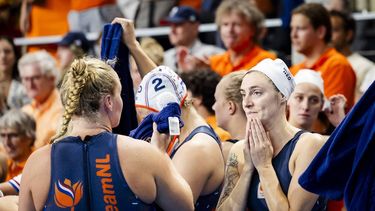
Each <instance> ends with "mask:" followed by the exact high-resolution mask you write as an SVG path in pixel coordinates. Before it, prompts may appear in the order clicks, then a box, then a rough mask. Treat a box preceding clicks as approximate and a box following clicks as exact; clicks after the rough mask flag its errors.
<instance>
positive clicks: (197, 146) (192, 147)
mask: <svg viewBox="0 0 375 211" xmlns="http://www.w3.org/2000/svg"><path fill="white" fill-rule="evenodd" d="M204 139H212V137H210V136H208V135H206V134H197V135H195V136H194V137H193V138H192V139H191V140H190V141H189V142H187V143H186V144H184V145H183V146H182V147H181V148H179V150H178V151H177V153H176V154H175V155H174V157H173V159H172V162H173V164H174V166H175V167H176V169H177V171H178V172H179V173H180V174H181V175H182V177H183V178H184V179H185V180H186V181H187V182H188V184H189V185H190V188H191V190H192V192H193V198H194V202H196V201H197V199H198V198H199V196H201V195H206V194H209V193H212V192H213V191H215V189H216V188H217V187H218V186H219V184H221V183H222V181H223V178H224V160H223V157H222V155H221V152H220V148H219V146H218V145H217V143H215V141H214V140H212V141H208V140H205V141H202V140H204ZM207 158H209V159H207Z"/></svg>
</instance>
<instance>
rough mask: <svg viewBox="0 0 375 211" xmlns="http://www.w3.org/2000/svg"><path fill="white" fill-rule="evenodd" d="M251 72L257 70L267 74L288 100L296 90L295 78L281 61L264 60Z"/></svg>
mask: <svg viewBox="0 0 375 211" xmlns="http://www.w3.org/2000/svg"><path fill="white" fill-rule="evenodd" d="M250 70H256V71H259V72H262V73H263V74H265V75H266V76H267V77H268V78H269V79H271V81H272V82H273V83H274V84H275V86H276V87H277V89H278V90H279V91H280V92H281V93H282V94H283V95H284V96H285V97H286V98H287V99H288V98H289V96H290V94H291V93H292V92H293V90H294V87H295V83H294V79H293V76H292V74H291V73H290V71H289V69H288V67H287V66H286V64H285V63H284V62H283V60H281V59H275V60H272V59H263V60H262V61H260V62H259V63H258V64H257V65H255V66H254V67H252V68H251V69H250Z"/></svg>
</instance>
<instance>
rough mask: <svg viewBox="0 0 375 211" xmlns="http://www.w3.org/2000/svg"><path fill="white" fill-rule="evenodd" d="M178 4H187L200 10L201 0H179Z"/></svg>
mask: <svg viewBox="0 0 375 211" xmlns="http://www.w3.org/2000/svg"><path fill="white" fill-rule="evenodd" d="M178 5H179V6H189V7H192V8H194V9H195V10H196V11H198V12H199V11H200V10H201V7H202V1H201V0H180V1H179V2H178Z"/></svg>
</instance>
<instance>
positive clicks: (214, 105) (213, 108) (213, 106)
mask: <svg viewBox="0 0 375 211" xmlns="http://www.w3.org/2000/svg"><path fill="white" fill-rule="evenodd" d="M215 107H216V102H215V103H214V104H213V105H212V110H214V111H216V110H215Z"/></svg>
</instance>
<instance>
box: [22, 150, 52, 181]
mask: <svg viewBox="0 0 375 211" xmlns="http://www.w3.org/2000/svg"><path fill="white" fill-rule="evenodd" d="M50 163H51V145H49V144H48V145H46V146H43V147H41V148H39V149H37V150H36V151H34V152H33V153H32V154H31V155H30V157H29V158H28V159H27V162H26V165H25V169H26V170H27V171H28V172H30V173H33V172H35V173H36V174H38V173H41V174H44V173H45V172H46V168H48V169H50V166H51V165H50ZM40 169H43V171H40ZM24 171H25V170H24Z"/></svg>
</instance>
